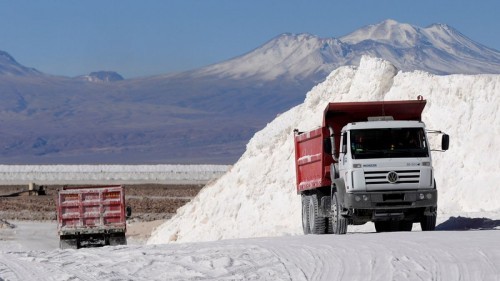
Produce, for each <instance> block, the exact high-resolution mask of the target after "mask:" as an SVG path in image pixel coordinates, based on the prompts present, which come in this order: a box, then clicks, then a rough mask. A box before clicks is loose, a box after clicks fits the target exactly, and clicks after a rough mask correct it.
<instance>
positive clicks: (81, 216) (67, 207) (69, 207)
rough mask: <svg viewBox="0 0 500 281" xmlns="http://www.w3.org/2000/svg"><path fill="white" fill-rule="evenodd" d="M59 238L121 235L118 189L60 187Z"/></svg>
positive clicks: (121, 208) (122, 221) (122, 195)
mask: <svg viewBox="0 0 500 281" xmlns="http://www.w3.org/2000/svg"><path fill="white" fill-rule="evenodd" d="M57 220H58V230H59V235H75V234H93V233H115V232H125V229H126V221H125V220H126V215H125V192H124V189H123V187H122V186H120V185H115V186H87V187H64V188H63V190H61V191H60V192H59V194H58V198H57Z"/></svg>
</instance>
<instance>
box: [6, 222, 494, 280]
mask: <svg viewBox="0 0 500 281" xmlns="http://www.w3.org/2000/svg"><path fill="white" fill-rule="evenodd" d="M458 221H459V223H453V224H452V225H453V227H452V229H453V228H454V229H457V228H460V227H461V226H465V225H467V221H468V220H464V219H459V220H458ZM484 222H485V221H483V225H485V226H488V225H489V226H488V227H489V230H476V231H434V232H420V231H415V232H394V233H374V232H373V226H372V225H370V226H366V229H365V230H363V231H362V232H357V233H348V234H347V235H343V236H336V235H307V236H303V235H299V236H284V237H269V238H250V239H234V240H222V241H215V242H198V243H180V244H163V245H133V244H134V243H131V244H132V245H129V246H117V247H103V248H89V249H80V250H59V249H56V247H57V246H56V244H57V237H56V236H55V235H54V229H55V224H50V223H31V225H30V223H26V222H25V223H23V224H22V225H19V226H18V227H19V229H18V230H17V231H18V233H17V235H16V236H15V237H17V238H13V240H2V238H1V237H2V236H1V233H2V230H0V280H19V281H25V280H273V281H274V280H486V281H487V280H492V281H493V280H499V279H500V267H499V266H498V264H500V247H498V246H497V245H499V244H500V238H499V237H500V236H499V235H498V233H499V231H498V230H491V226H495V225H496V226H497V228H498V226H500V220H497V221H493V224H488V223H486V224H485V223H484ZM369 229H371V230H369ZM15 239H17V241H15Z"/></svg>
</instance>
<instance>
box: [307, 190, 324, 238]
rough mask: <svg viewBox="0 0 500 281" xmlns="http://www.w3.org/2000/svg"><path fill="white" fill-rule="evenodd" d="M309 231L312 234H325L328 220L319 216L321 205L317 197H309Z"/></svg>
mask: <svg viewBox="0 0 500 281" xmlns="http://www.w3.org/2000/svg"><path fill="white" fill-rule="evenodd" d="M309 230H310V231H311V234H325V232H326V218H325V217H322V216H320V215H319V203H318V197H316V195H314V194H313V195H311V196H309Z"/></svg>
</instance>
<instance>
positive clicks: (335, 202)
mask: <svg viewBox="0 0 500 281" xmlns="http://www.w3.org/2000/svg"><path fill="white" fill-rule="evenodd" d="M328 230H329V232H331V233H333V234H346V233H347V219H346V218H344V217H343V216H342V215H341V214H340V204H339V199H338V197H337V193H333V196H332V214H331V216H330V218H329V220H328Z"/></svg>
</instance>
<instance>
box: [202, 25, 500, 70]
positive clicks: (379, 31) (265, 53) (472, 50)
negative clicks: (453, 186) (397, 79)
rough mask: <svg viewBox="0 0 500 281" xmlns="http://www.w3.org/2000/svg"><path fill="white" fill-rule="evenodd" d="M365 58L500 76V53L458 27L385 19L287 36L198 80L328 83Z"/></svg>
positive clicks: (403, 67) (405, 66) (411, 67)
mask: <svg viewBox="0 0 500 281" xmlns="http://www.w3.org/2000/svg"><path fill="white" fill-rule="evenodd" d="M363 55H371V56H374V57H379V58H383V59H386V60H388V61H390V62H391V63H393V64H394V65H395V66H396V67H398V68H399V69H401V70H404V71H412V70H417V69H418V70H424V71H427V72H430V73H434V74H454V73H461V74H478V73H500V52H498V51H496V50H493V49H490V48H488V47H485V46H483V45H481V44H479V43H476V42H474V41H472V40H471V39H469V38H467V37H465V36H464V35H463V34H461V33H460V32H458V31H457V30H455V29H454V28H452V27H450V26H448V25H444V24H433V25H431V26H429V27H427V28H421V27H418V26H414V25H410V24H405V23H398V22H396V21H394V20H385V21H383V22H381V23H378V24H375V25H369V26H366V27H363V28H361V29H358V30H356V31H354V32H353V33H351V34H348V35H346V36H343V37H340V38H338V39H337V38H319V37H317V36H314V35H310V34H296V35H294V34H283V35H280V36H278V37H276V38H274V39H272V40H271V41H269V42H267V43H266V44H264V45H263V46H261V47H259V48H257V49H255V50H253V51H252V52H249V53H247V54H245V55H243V56H240V57H237V58H234V59H232V60H229V61H226V62H223V63H219V64H216V65H212V66H208V67H206V68H203V69H201V70H199V71H197V74H198V75H202V76H203V75H207V74H210V75H217V76H222V77H231V78H235V79H242V78H254V79H260V80H274V79H279V78H288V79H311V78H316V79H320V80H321V79H324V77H325V76H326V74H328V73H330V72H331V71H332V70H333V69H335V68H337V67H339V66H342V65H358V64H359V60H360V58H361V57H362V56H363Z"/></svg>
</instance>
